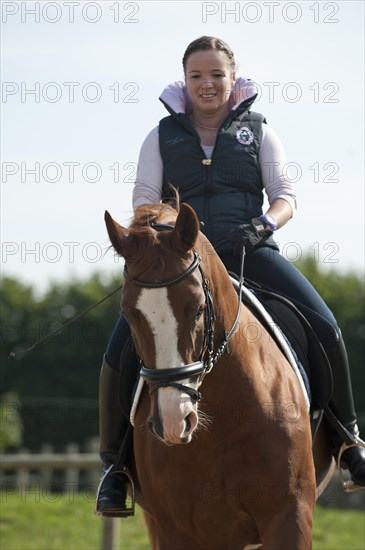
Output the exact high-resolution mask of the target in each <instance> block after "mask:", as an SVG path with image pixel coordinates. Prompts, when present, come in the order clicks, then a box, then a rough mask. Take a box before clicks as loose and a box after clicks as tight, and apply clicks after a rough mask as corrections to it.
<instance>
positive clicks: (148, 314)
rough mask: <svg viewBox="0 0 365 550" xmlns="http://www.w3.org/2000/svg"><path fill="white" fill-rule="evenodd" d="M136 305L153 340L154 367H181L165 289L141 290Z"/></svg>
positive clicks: (174, 325)
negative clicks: (146, 322) (154, 350)
mask: <svg viewBox="0 0 365 550" xmlns="http://www.w3.org/2000/svg"><path fill="white" fill-rule="evenodd" d="M136 305H137V308H138V309H139V311H140V312H141V313H142V314H143V315H144V316H145V318H146V319H147V321H148V323H149V325H150V327H151V331H152V333H153V336H154V339H155V349H156V367H157V368H158V369H170V368H174V367H181V366H182V365H183V361H182V358H181V356H180V354H179V352H178V350H177V343H178V336H177V321H176V319H175V316H174V313H173V311H172V307H171V304H170V301H169V299H168V296H167V289H166V288H165V287H164V288H144V289H142V292H141V293H140V295H139V298H138V301H137V304H136Z"/></svg>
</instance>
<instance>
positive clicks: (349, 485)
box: [337, 435, 365, 493]
mask: <svg viewBox="0 0 365 550" xmlns="http://www.w3.org/2000/svg"><path fill="white" fill-rule="evenodd" d="M354 438H355V443H352V444H351V445H348V444H347V443H343V444H342V446H341V448H340V451H339V453H338V457H337V469H338V472H339V475H340V480H341V485H342V489H343V491H344V492H345V493H355V492H356V491H365V487H363V486H362V485H356V483H354V482H353V481H352V479H349V480H345V479H344V476H343V469H342V468H341V456H342V455H343V453H344V452H345V451H347V449H351V448H352V447H364V448H365V442H364V441H363V440H362V439H361V438H360V437H358V436H356V435H355V436H354Z"/></svg>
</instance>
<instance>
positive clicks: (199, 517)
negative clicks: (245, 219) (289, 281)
mask: <svg viewBox="0 0 365 550" xmlns="http://www.w3.org/2000/svg"><path fill="white" fill-rule="evenodd" d="M105 220H106V225H107V229H108V233H109V237H110V240H111V243H112V245H113V247H114V249H115V251H116V252H117V253H118V254H119V255H121V256H123V257H124V258H125V262H126V271H125V282H124V288H123V296H122V302H121V308H122V311H123V313H124V314H125V316H126V318H127V320H128V321H129V324H130V327H131V331H132V336H133V339H134V343H135V347H136V351H137V354H138V356H139V358H140V360H141V365H142V370H141V375H142V376H143V378H144V380H145V381H146V382H147V383H146V384H144V386H143V390H142V392H141V397H140V401H139V404H138V407H137V412H136V416H135V428H134V465H133V467H132V470H133V472H132V473H133V476H134V479H135V486H136V501H137V503H138V504H139V505H140V506H141V507H142V508H143V510H144V511H145V514H146V517H147V524H148V528H149V531H150V539H151V544H152V545H153V548H155V549H159V550H172V549H184V550H185V549H189V550H193V549H204V550H215V549H216V550H222V549H225V550H226V549H231V550H235V549H237V550H242V549H243V548H254V547H255V548H256V547H260V548H262V547H263V548H265V550H266V549H267V550H268V549H275V550H278V549H280V550H284V549H288V550H289V549H290V550H294V549H295V550H308V549H310V548H311V539H312V515H313V508H314V505H315V500H316V495H317V492H316V471H315V465H314V460H313V454H312V440H311V428H310V421H309V414H308V404H307V402H306V399H305V397H304V393H303V391H302V388H301V385H300V384H299V382H298V378H297V376H296V375H295V373H294V371H293V369H292V367H291V366H290V364H289V362H288V360H287V359H286V358H285V357H284V355H283V353H282V352H281V351H280V349H279V347H278V346H277V344H276V343H275V342H274V340H273V339H272V338H271V337H270V335H269V333H268V332H267V331H266V330H265V328H264V327H263V326H262V325H260V324H259V323H258V321H257V320H256V318H255V317H254V316H253V314H252V313H251V312H250V311H249V309H248V308H247V307H245V306H243V305H242V307H240V305H239V304H240V301H239V299H238V296H237V293H236V291H235V290H234V287H233V285H232V284H231V280H230V277H229V275H228V273H227V271H226V269H225V267H224V265H223V263H222V262H221V260H220V259H219V257H218V255H217V254H216V253H215V251H214V249H213V247H212V245H211V244H210V243H209V241H208V240H207V239H206V237H205V236H204V235H203V234H202V233H200V231H199V223H198V220H197V217H196V215H195V213H194V211H193V209H192V208H191V207H190V206H188V205H186V204H182V205H181V206H180V210H179V212H177V211H176V210H175V209H173V208H172V207H171V206H168V205H165V204H158V205H149V206H141V207H139V208H138V209H137V211H136V213H135V217H134V219H133V221H132V223H131V225H130V227H129V228H124V227H122V226H120V225H118V224H117V223H116V222H115V221H114V220H113V219H112V218H111V216H110V215H109V213H108V212H106V214H105ZM154 224H158V225H155V226H154ZM171 226H172V227H171ZM148 390H149V391H148ZM198 403H199V405H198ZM330 466H331V459H330V458H329V456H328V457H327V458H326V459H325V460H324V462H323V464H322V465H321V473H320V475H319V476H318V475H317V478H319V477H321V479H324V473H326V472H327V471H328V470H329V468H330ZM323 472H324V473H323ZM256 545H258V546H256ZM261 545H262V546H261Z"/></svg>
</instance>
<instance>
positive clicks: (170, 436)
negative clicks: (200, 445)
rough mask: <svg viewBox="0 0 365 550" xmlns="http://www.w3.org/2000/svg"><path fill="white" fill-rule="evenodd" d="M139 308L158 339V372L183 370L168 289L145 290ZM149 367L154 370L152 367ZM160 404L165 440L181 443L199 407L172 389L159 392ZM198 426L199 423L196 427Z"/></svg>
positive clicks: (185, 381)
mask: <svg viewBox="0 0 365 550" xmlns="http://www.w3.org/2000/svg"><path fill="white" fill-rule="evenodd" d="M136 306H137V308H138V310H139V311H140V312H141V313H142V314H143V315H144V316H145V318H146V319H147V321H148V323H149V326H150V328H151V331H152V334H153V336H154V341H155V349H156V368H157V369H171V368H177V367H181V366H183V365H184V361H183V359H182V357H181V355H180V353H179V352H178V347H177V346H178V326H177V321H176V318H175V316H174V313H173V311H172V307H171V303H170V300H169V299H168V296H167V289H166V288H165V287H164V288H144V289H142V291H141V293H140V295H139V298H138V300H137V304H136ZM147 366H148V367H151V365H147ZM179 382H180V383H181V384H186V385H189V386H190V385H191V384H190V383H189V381H188V380H179ZM158 403H159V411H160V416H161V420H162V425H163V430H164V437H165V438H166V440H168V441H170V442H171V443H179V442H180V438H181V437H182V436H183V435H186V434H185V433H184V432H185V429H186V424H185V418H186V417H187V416H188V415H189V414H190V413H191V412H192V411H193V410H195V409H196V405H193V404H192V402H191V399H190V397H189V396H188V395H187V394H185V393H184V392H181V391H176V389H174V388H169V387H167V388H160V389H159V390H158ZM196 422H197V419H196V421H195V423H194V424H195V425H196ZM195 425H194V426H193V428H195Z"/></svg>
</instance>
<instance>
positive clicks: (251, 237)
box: [228, 218, 273, 254]
mask: <svg viewBox="0 0 365 550" xmlns="http://www.w3.org/2000/svg"><path fill="white" fill-rule="evenodd" d="M272 234H273V231H272V229H271V227H270V226H269V225H268V224H266V223H265V221H264V220H262V219H261V218H252V220H251V223H247V224H242V225H238V226H237V227H235V228H234V229H232V230H231V231H230V232H229V234H228V238H229V240H230V241H231V242H232V243H233V249H234V252H235V254H241V252H242V248H243V246H244V247H245V250H246V252H249V251H250V250H252V249H253V248H254V247H255V246H257V245H258V244H259V243H260V242H261V241H262V240H263V239H265V238H267V237H270V235H272Z"/></svg>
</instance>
